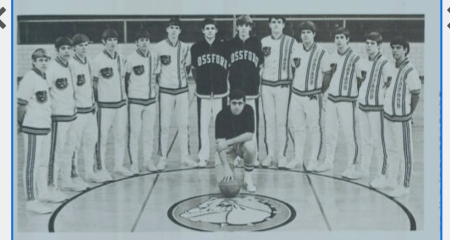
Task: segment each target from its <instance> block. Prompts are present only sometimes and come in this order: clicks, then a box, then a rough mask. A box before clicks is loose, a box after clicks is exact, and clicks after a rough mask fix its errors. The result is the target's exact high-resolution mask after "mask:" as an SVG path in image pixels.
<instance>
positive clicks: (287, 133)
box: [283, 91, 292, 157]
mask: <svg viewBox="0 0 450 240" xmlns="http://www.w3.org/2000/svg"><path fill="white" fill-rule="evenodd" d="M291 97H292V91H289V97H288V105H287V111H286V127H285V129H286V140H285V144H284V151H283V156H284V157H285V156H286V152H287V149H288V143H289V129H288V125H289V108H290V106H291Z"/></svg>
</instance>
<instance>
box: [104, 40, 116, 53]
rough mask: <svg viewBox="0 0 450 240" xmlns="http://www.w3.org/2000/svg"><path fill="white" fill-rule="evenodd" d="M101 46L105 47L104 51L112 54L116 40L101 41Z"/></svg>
mask: <svg viewBox="0 0 450 240" xmlns="http://www.w3.org/2000/svg"><path fill="white" fill-rule="evenodd" d="M102 41H103V45H105V49H106V50H107V51H109V52H114V51H115V50H116V47H117V38H107V39H106V40H102Z"/></svg>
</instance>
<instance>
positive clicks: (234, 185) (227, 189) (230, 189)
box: [219, 180, 241, 198]
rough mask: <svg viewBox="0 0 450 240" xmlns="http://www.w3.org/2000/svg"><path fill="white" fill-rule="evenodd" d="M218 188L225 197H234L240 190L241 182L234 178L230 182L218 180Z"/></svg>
mask: <svg viewBox="0 0 450 240" xmlns="http://www.w3.org/2000/svg"><path fill="white" fill-rule="evenodd" d="M219 190H220V192H221V193H222V194H223V195H224V196H225V197H227V198H233V197H236V195H237V194H238V193H239V190H241V184H240V183H238V182H237V181H236V180H233V181H230V182H224V181H220V183H219Z"/></svg>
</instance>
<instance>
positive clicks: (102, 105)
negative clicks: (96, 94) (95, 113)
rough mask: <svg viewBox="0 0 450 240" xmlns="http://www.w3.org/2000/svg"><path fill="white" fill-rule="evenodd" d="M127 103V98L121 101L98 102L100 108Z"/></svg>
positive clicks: (121, 105)
mask: <svg viewBox="0 0 450 240" xmlns="http://www.w3.org/2000/svg"><path fill="white" fill-rule="evenodd" d="M126 104H127V101H126V100H125V99H123V100H121V101H119V102H97V105H98V106H99V107H100V108H121V107H123V106H125V105H126Z"/></svg>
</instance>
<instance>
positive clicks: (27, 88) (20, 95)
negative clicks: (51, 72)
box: [17, 76, 34, 125]
mask: <svg viewBox="0 0 450 240" xmlns="http://www.w3.org/2000/svg"><path fill="white" fill-rule="evenodd" d="M33 86H34V84H33V81H32V79H30V78H29V77H28V76H25V77H24V78H23V79H22V81H21V82H20V83H19V89H18V90H17V122H18V123H19V125H22V123H23V120H24V118H25V113H26V112H27V105H28V100H29V99H31V96H32V94H33Z"/></svg>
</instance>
